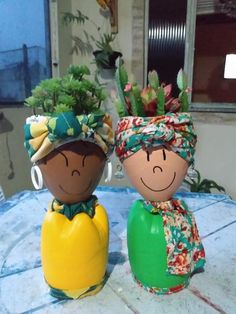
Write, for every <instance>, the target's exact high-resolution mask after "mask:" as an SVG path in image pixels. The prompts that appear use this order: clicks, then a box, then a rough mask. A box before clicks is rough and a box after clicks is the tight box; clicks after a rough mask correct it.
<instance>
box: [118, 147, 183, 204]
mask: <svg viewBox="0 0 236 314" xmlns="http://www.w3.org/2000/svg"><path fill="white" fill-rule="evenodd" d="M123 165H124V168H125V171H126V173H127V175H128V177H129V179H130V181H131V183H132V184H133V186H134V187H135V188H136V189H137V190H138V192H139V193H140V194H141V195H142V196H143V197H144V198H145V199H146V200H150V201H167V200H169V199H170V198H171V197H172V195H173V194H174V193H175V192H176V191H177V189H178V188H179V187H180V185H181V183H182V181H183V179H184V177H185V175H186V173H187V170H188V163H187V161H185V160H184V159H183V158H181V157H179V155H177V154H176V153H174V152H173V151H171V150H169V149H168V148H167V147H164V146H159V147H156V148H150V149H147V150H143V149H140V150H139V151H138V152H137V153H135V154H133V155H131V156H130V157H128V158H126V159H125V160H124V162H123Z"/></svg>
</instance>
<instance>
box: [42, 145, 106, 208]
mask: <svg viewBox="0 0 236 314" xmlns="http://www.w3.org/2000/svg"><path fill="white" fill-rule="evenodd" d="M105 162H106V157H105V154H104V153H103V151H102V150H101V148H99V147H98V146H97V145H95V144H93V143H90V142H84V141H77V142H71V143H67V144H65V145H62V146H60V147H59V148H58V149H55V150H54V151H53V152H51V153H50V154H49V155H48V156H46V157H45V158H43V159H42V160H41V161H40V162H39V164H38V165H39V167H40V169H41V171H42V174H43V179H44V182H45V185H46V186H47V188H48V189H49V191H50V192H51V193H52V194H53V195H54V197H55V198H57V199H58V200H60V201H62V202H63V203H66V204H73V203H77V202H80V201H84V200H86V199H88V198H89V197H90V196H91V195H92V193H93V191H94V190H95V188H96V186H97V185H98V182H99V180H100V179H101V176H102V173H103V170H104V166H105Z"/></svg>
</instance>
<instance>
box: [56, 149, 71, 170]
mask: <svg viewBox="0 0 236 314" xmlns="http://www.w3.org/2000/svg"><path fill="white" fill-rule="evenodd" d="M57 152H58V153H59V154H61V155H62V156H63V157H64V158H65V160H66V167H68V165H69V161H68V158H67V157H66V155H65V154H64V153H63V152H61V151H60V150H57Z"/></svg>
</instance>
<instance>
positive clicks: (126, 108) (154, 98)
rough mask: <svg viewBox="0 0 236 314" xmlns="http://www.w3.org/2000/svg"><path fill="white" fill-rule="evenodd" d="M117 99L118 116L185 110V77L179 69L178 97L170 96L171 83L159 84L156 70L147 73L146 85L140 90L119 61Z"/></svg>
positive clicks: (161, 113)
mask: <svg viewBox="0 0 236 314" xmlns="http://www.w3.org/2000/svg"><path fill="white" fill-rule="evenodd" d="M116 85H117V91H118V99H117V100H116V107H117V111H118V114H119V115H120V117H123V116H127V115H133V116H156V115H164V114H165V113H167V112H178V111H182V112H187V111H188V92H189V88H188V87H187V77H186V74H185V73H184V71H183V70H182V69H181V70H180V71H179V72H178V75H177V86H178V88H179V90H180V92H179V95H178V98H175V97H173V96H172V94H171V92H172V85H171V84H168V85H166V84H164V83H161V84H160V80H159V76H158V74H157V72H156V71H151V72H149V73H148V86H146V87H144V88H143V90H141V89H140V88H139V87H138V85H137V83H136V82H134V83H131V82H129V79H128V74H127V72H126V70H125V67H124V65H122V64H121V63H120V64H119V67H118V69H117V71H116Z"/></svg>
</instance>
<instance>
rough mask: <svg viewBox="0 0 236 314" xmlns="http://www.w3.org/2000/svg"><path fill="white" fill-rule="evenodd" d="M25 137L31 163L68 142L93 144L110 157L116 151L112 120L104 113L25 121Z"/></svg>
mask: <svg viewBox="0 0 236 314" xmlns="http://www.w3.org/2000/svg"><path fill="white" fill-rule="evenodd" d="M34 120H36V121H34ZM24 134H25V143H24V144H25V148H26V149H27V150H28V154H29V156H30V158H31V161H32V162H36V161H38V160H39V159H41V158H43V157H45V156H46V155H48V154H49V153H50V152H52V151H53V150H54V149H55V148H56V147H58V146H60V145H62V144H64V143H67V142H69V141H77V140H83V141H91V142H93V143H95V144H97V145H98V146H99V147H100V148H101V149H102V150H103V152H104V154H105V155H107V156H109V155H110V154H111V153H112V151H113V148H114V134H113V131H112V121H111V117H110V116H109V115H108V114H103V113H101V114H100V113H98V114H93V113H91V114H88V115H80V116H76V115H75V114H74V113H73V112H64V113H61V114H59V115H57V116H52V117H46V116H39V117H35V118H32V117H31V118H30V119H28V121H26V124H25V126H24Z"/></svg>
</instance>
